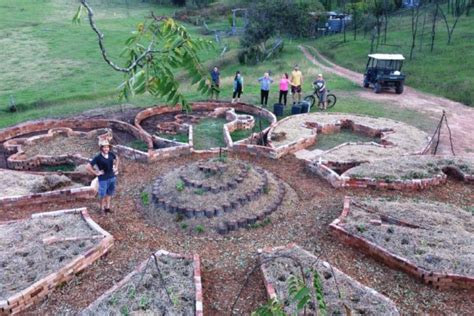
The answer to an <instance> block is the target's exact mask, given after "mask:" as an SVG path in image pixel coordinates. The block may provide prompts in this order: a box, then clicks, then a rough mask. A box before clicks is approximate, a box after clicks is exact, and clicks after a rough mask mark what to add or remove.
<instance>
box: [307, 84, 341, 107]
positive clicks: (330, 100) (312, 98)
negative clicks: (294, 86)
mask: <svg viewBox="0 0 474 316" xmlns="http://www.w3.org/2000/svg"><path fill="white" fill-rule="evenodd" d="M329 92H331V91H330V90H328V92H327V93H328V94H327V96H326V102H327V108H326V109H330V108H332V107H333V106H334V105H335V104H336V101H337V98H336V96H335V95H334V94H332V93H329ZM316 99H317V100H318V109H319V110H320V111H323V109H321V108H320V107H319V105H320V104H321V102H320V101H319V89H318V88H315V89H314V92H313V94H311V95H307V96H305V97H304V99H303V100H305V101H306V102H308V103H309V104H310V107H313V105H314V103H315V102H316Z"/></svg>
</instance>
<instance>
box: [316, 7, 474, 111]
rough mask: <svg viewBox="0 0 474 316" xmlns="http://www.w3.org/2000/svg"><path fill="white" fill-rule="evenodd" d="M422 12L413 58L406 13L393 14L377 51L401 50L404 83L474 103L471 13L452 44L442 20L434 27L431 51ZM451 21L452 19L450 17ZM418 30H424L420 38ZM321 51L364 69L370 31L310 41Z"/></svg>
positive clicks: (428, 25) (463, 19)
mask: <svg viewBox="0 0 474 316" xmlns="http://www.w3.org/2000/svg"><path fill="white" fill-rule="evenodd" d="M423 19H424V15H421V17H420V18H419V29H418V37H417V40H416V47H415V50H414V57H413V60H409V58H408V57H409V55H410V46H411V17H410V16H409V15H408V14H406V13H405V14H403V15H400V14H399V15H396V16H393V17H392V18H391V19H390V20H389V21H390V23H389V28H388V33H387V45H380V46H379V48H378V49H377V51H376V52H380V53H402V54H403V55H404V56H405V57H406V58H407V60H406V61H405V63H404V67H403V70H404V72H405V73H406V74H407V80H406V83H407V85H410V86H413V87H414V88H417V89H420V90H423V91H426V92H429V93H433V94H436V95H441V96H444V97H447V98H449V99H453V100H456V101H459V102H462V103H464V104H468V105H471V106H472V105H474V89H472V87H473V86H474V31H473V29H474V16H472V15H471V16H469V17H466V16H462V17H461V18H460V20H459V21H458V25H457V26H456V29H455V31H454V34H453V38H452V42H451V45H449V46H448V45H447V40H448V36H447V32H446V26H445V24H444V21H442V20H440V21H439V22H438V23H437V27H436V41H435V46H434V51H433V52H432V53H431V52H430V35H431V34H430V33H431V23H430V20H429V14H427V18H426V23H425V27H424V31H423V30H422V24H423ZM450 25H452V21H450ZM421 34H424V36H423V41H422V42H421V40H422V38H421ZM313 46H314V47H316V48H317V49H318V50H319V51H320V52H321V53H323V54H324V55H325V56H327V57H328V58H329V59H331V60H332V61H334V62H335V63H337V64H340V65H342V66H344V67H347V68H350V69H353V70H356V71H359V72H363V71H364V69H365V65H366V63H367V54H368V53H369V50H370V32H369V34H367V36H366V37H365V38H364V36H363V32H362V31H361V32H360V33H359V34H358V37H357V40H356V41H354V40H353V33H352V32H348V33H347V41H346V42H345V43H344V42H343V36H342V34H340V35H335V36H327V37H325V38H321V39H318V40H316V42H315V43H313Z"/></svg>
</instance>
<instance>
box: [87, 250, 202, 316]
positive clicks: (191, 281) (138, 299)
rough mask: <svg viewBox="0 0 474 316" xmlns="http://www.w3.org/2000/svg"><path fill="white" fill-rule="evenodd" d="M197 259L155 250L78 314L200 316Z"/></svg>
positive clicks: (200, 294) (200, 299)
mask: <svg viewBox="0 0 474 316" xmlns="http://www.w3.org/2000/svg"><path fill="white" fill-rule="evenodd" d="M202 313H203V305H202V285H201V268H200V261H199V256H198V255H194V256H183V255H179V254H174V253H170V252H168V251H165V250H159V251H158V252H156V253H155V254H153V255H152V256H151V257H150V258H148V259H147V260H145V261H144V262H143V263H142V264H140V265H139V266H138V268H136V269H135V270H134V271H133V272H132V273H130V274H129V275H127V276H126V277H125V278H124V279H123V280H121V281H120V282H119V283H117V284H116V285H115V286H114V287H112V288H111V289H110V290H108V291H107V292H105V293H104V294H103V295H102V296H101V297H99V298H98V299H97V300H96V301H95V302H93V303H92V304H91V305H90V306H89V307H87V308H86V309H85V310H83V311H82V313H81V315H83V316H85V315H129V314H137V315H202Z"/></svg>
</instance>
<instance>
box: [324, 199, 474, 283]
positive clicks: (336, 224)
mask: <svg viewBox="0 0 474 316" xmlns="http://www.w3.org/2000/svg"><path fill="white" fill-rule="evenodd" d="M350 204H351V198H350V197H348V196H346V197H345V198H344V208H343V210H342V213H341V215H340V216H339V217H338V218H336V219H335V220H334V221H333V222H332V223H331V224H330V225H329V228H330V229H331V233H332V234H333V235H335V236H336V237H338V238H339V240H340V241H342V242H343V243H346V244H348V245H350V246H353V247H355V248H357V249H360V250H362V251H363V252H364V253H366V254H368V255H369V256H372V257H374V258H375V259H378V260H379V261H381V262H383V263H384V264H386V265H387V266H389V267H390V268H392V269H397V270H401V271H403V272H405V273H407V274H409V275H411V276H413V277H415V278H418V279H420V280H421V281H422V282H423V283H425V284H429V285H433V286H434V287H435V288H437V289H447V288H462V289H471V290H473V289H474V277H469V276H463V275H459V274H453V273H441V272H436V271H429V270H426V269H424V268H422V267H419V266H417V265H416V264H415V263H413V262H411V261H410V260H408V259H405V258H402V257H400V256H398V255H396V254H393V253H391V252H389V251H387V250H385V249H384V248H382V247H380V246H378V245H376V244H375V243H372V242H370V241H369V240H367V239H365V238H362V237H359V236H356V235H353V234H351V233H350V232H348V231H347V230H346V229H344V220H345V218H346V217H347V216H348V215H349V212H350Z"/></svg>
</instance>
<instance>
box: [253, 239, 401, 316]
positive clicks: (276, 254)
mask: <svg viewBox="0 0 474 316" xmlns="http://www.w3.org/2000/svg"><path fill="white" fill-rule="evenodd" d="M260 260H261V261H262V262H263V265H262V270H263V274H264V277H265V279H266V280H267V282H268V283H270V285H271V286H272V287H273V288H274V290H275V292H276V296H277V299H278V301H280V302H283V304H284V311H285V313H286V314H294V313H295V312H296V311H297V309H296V304H295V302H294V301H292V300H291V298H290V296H289V283H288V281H289V279H290V277H291V276H293V277H297V278H299V279H301V280H304V282H305V284H306V286H307V287H308V288H310V290H311V292H312V293H315V292H316V289H315V288H314V285H313V278H314V272H315V271H316V272H317V275H318V278H319V280H320V284H321V287H322V289H321V290H322V293H323V294H324V298H323V299H324V303H325V305H326V308H327V309H326V311H327V313H328V315H344V314H347V313H348V310H349V311H350V314H352V313H354V314H357V315H399V313H398V310H397V308H396V307H395V304H394V303H393V302H392V301H391V300H389V299H388V298H386V297H384V296H382V295H381V294H379V293H377V292H376V291H374V290H373V289H370V288H368V287H366V286H364V285H362V284H360V283H359V282H357V281H356V280H354V279H352V278H351V277H349V276H348V275H346V274H344V273H342V272H341V271H339V270H337V269H335V268H334V267H332V266H331V265H330V264H329V263H327V262H326V261H323V260H321V259H320V258H319V257H316V256H314V255H312V254H310V253H308V252H306V251H304V250H303V249H301V248H299V247H297V246H289V247H283V248H280V249H277V250H274V251H268V252H267V251H265V250H264V251H263V252H261V258H260ZM317 303H318V301H317V300H316V299H315V297H314V294H313V301H312V302H310V304H309V306H308V309H307V312H309V313H310V314H318V313H319V312H320V310H319V308H318V306H315V305H316V304H317Z"/></svg>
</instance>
